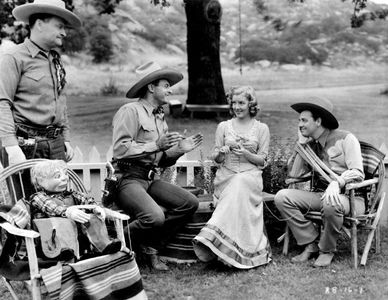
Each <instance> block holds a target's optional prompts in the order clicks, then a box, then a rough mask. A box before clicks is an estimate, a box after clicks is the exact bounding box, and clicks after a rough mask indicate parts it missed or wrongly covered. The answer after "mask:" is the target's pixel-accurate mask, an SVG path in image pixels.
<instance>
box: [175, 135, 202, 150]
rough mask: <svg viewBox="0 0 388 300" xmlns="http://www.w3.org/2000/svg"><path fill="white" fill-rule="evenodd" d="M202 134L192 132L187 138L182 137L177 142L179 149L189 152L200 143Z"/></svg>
mask: <svg viewBox="0 0 388 300" xmlns="http://www.w3.org/2000/svg"><path fill="white" fill-rule="evenodd" d="M202 141H203V135H202V134H201V133H197V134H193V135H191V136H189V137H187V138H184V139H182V140H181V141H180V142H179V143H178V147H179V150H180V151H182V152H185V153H186V152H190V151H192V150H194V149H195V148H197V147H198V146H199V145H201V144H202Z"/></svg>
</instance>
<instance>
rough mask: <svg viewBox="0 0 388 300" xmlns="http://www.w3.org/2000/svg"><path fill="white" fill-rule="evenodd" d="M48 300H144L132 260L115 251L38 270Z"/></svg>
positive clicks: (139, 277) (135, 265) (140, 281)
mask: <svg viewBox="0 0 388 300" xmlns="http://www.w3.org/2000/svg"><path fill="white" fill-rule="evenodd" d="M41 275H42V279H43V282H44V284H45V286H46V288H47V290H48V294H49V296H50V298H51V299H73V298H74V297H75V296H81V295H82V299H131V297H136V298H137V299H147V297H146V295H145V292H144V289H143V284H142V280H141V276H140V272H139V269H138V267H137V264H136V261H135V259H134V258H133V257H132V256H131V255H130V254H127V253H124V252H118V253H115V254H111V255H104V256H100V257H95V258H92V259H86V260H83V261H80V262H77V263H74V264H69V265H64V266H63V265H61V264H58V265H56V266H54V267H51V268H49V269H45V270H41Z"/></svg>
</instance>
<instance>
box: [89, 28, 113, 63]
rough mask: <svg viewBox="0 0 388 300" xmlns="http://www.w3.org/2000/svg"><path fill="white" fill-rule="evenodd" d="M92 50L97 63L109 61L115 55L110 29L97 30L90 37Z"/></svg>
mask: <svg viewBox="0 0 388 300" xmlns="http://www.w3.org/2000/svg"><path fill="white" fill-rule="evenodd" d="M90 52H91V53H92V55H93V61H94V62H96V63H101V62H107V61H109V60H110V58H111V56H112V55H113V44H112V39H111V35H110V32H109V31H106V30H105V31H100V30H98V31H97V30H96V31H95V32H93V34H92V35H91V37H90Z"/></svg>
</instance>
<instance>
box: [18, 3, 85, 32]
mask: <svg viewBox="0 0 388 300" xmlns="http://www.w3.org/2000/svg"><path fill="white" fill-rule="evenodd" d="M12 14H13V16H14V17H15V19H16V20H18V21H22V22H24V23H26V24H28V22H29V19H30V16H31V15H35V14H49V15H53V16H56V17H59V18H61V19H63V20H64V21H65V22H66V23H67V25H69V26H71V27H73V28H78V27H81V20H80V19H79V18H78V17H77V16H76V15H75V14H74V13H72V12H71V11H70V10H68V9H66V6H65V2H63V1H62V0H35V1H34V2H33V3H26V4H23V5H20V6H17V7H15V8H14V9H13V10H12Z"/></svg>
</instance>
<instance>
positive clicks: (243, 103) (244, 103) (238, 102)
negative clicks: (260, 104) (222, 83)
mask: <svg viewBox="0 0 388 300" xmlns="http://www.w3.org/2000/svg"><path fill="white" fill-rule="evenodd" d="M232 109H233V112H234V114H235V116H236V117H237V118H241V119H243V118H246V117H247V116H248V117H249V116H250V115H249V101H248V99H247V98H246V97H245V96H244V95H234V96H233V98H232Z"/></svg>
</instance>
